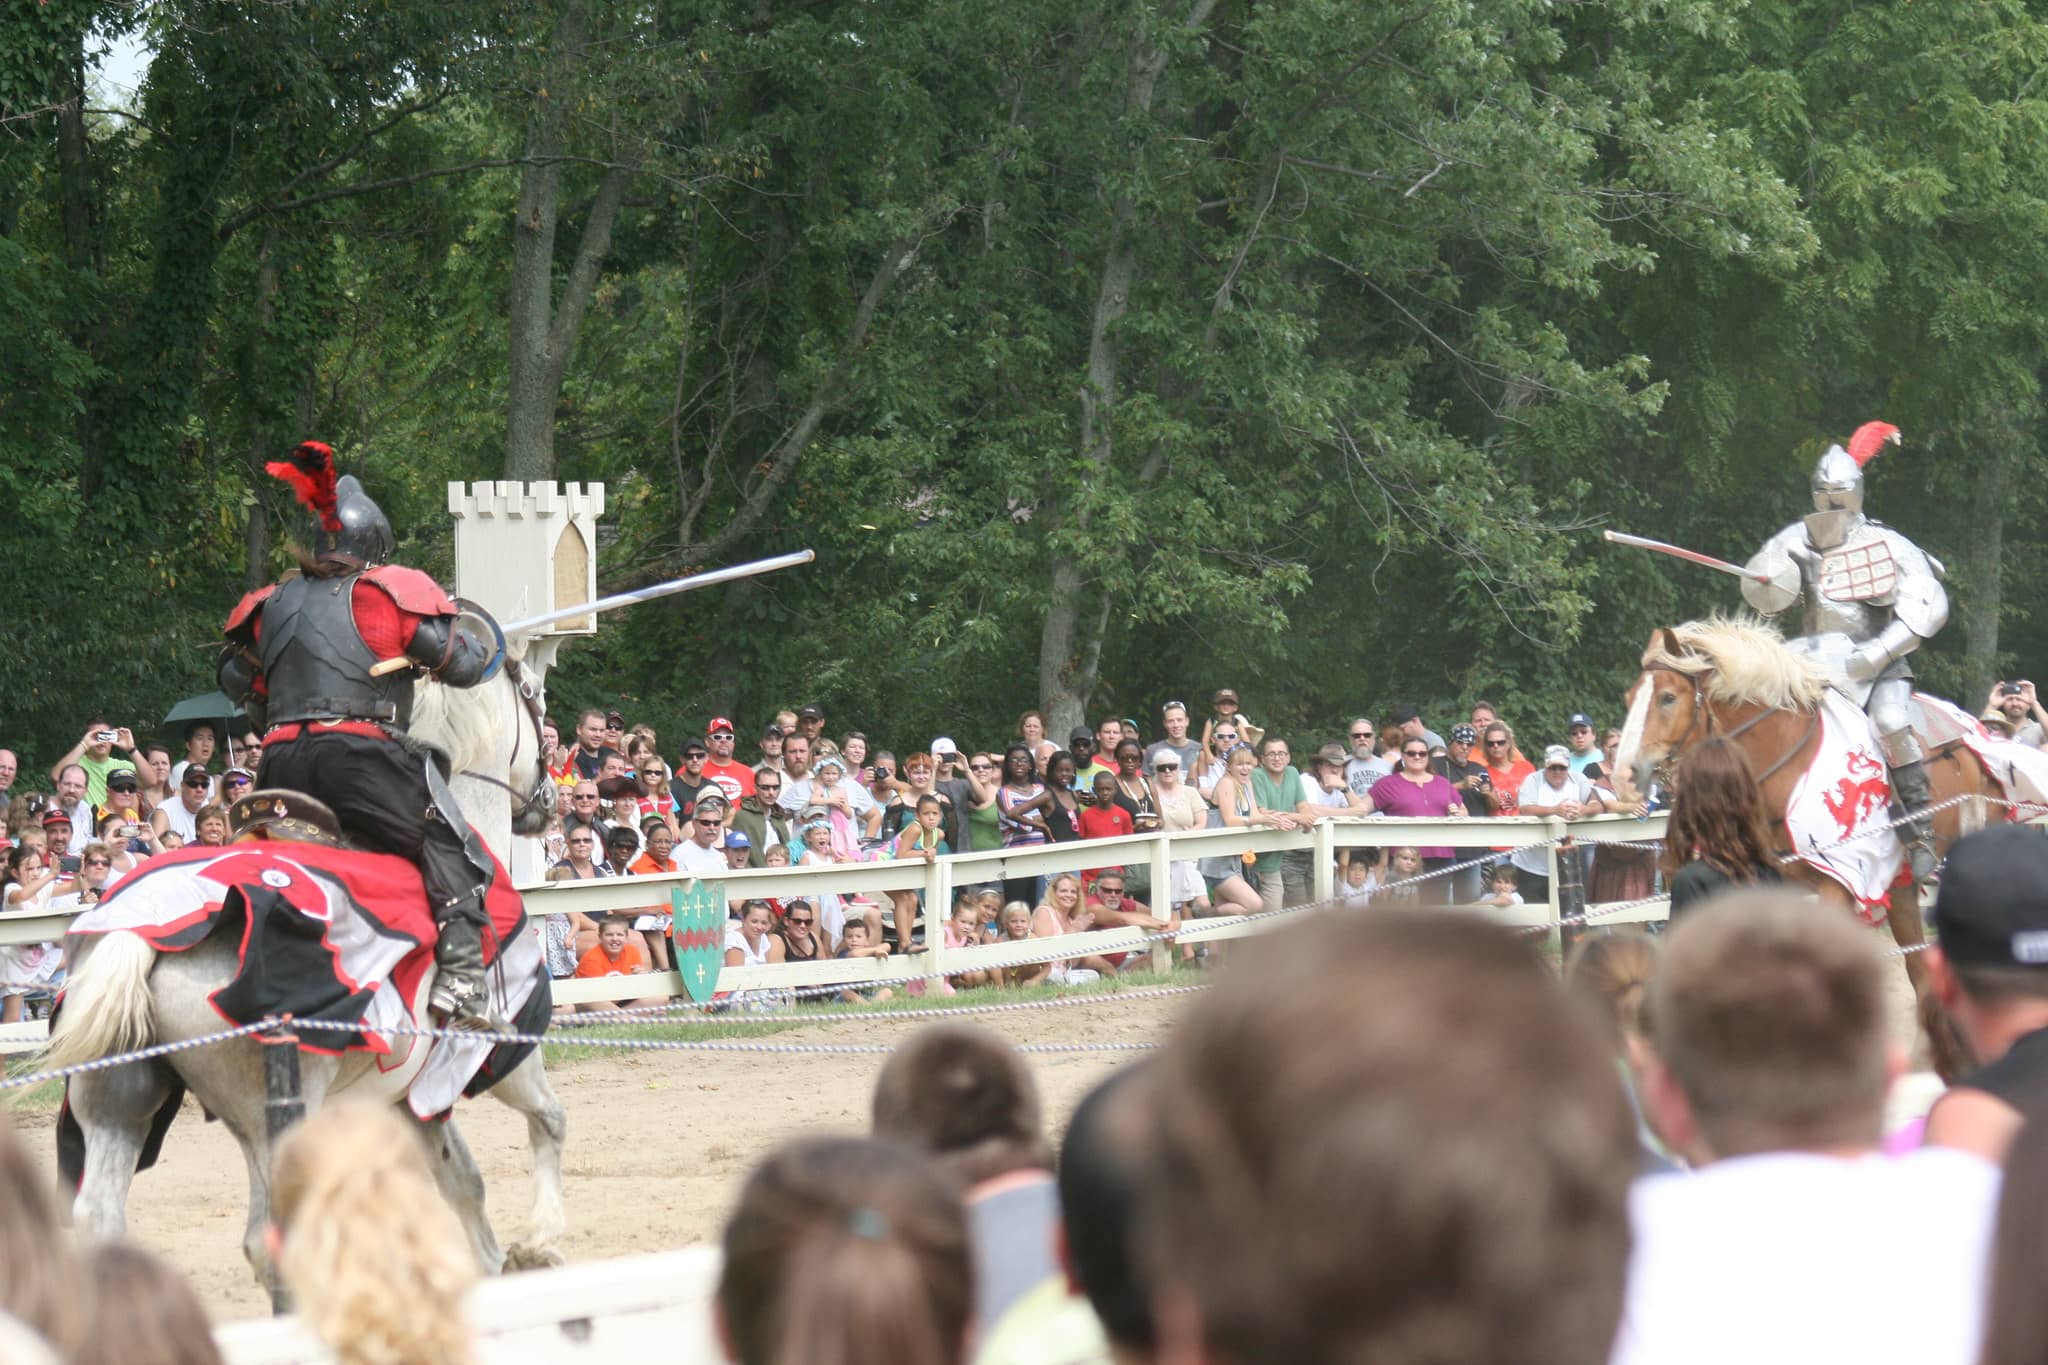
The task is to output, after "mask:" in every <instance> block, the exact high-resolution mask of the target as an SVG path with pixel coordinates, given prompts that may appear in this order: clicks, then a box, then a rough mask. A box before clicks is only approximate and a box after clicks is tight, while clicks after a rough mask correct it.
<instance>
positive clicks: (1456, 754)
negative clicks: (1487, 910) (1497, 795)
mask: <svg viewBox="0 0 2048 1365" xmlns="http://www.w3.org/2000/svg"><path fill="white" fill-rule="evenodd" d="M1478 741H1479V729H1478V727H1477V726H1474V725H1468V724H1466V723H1465V722H1463V721H1460V722H1459V723H1458V724H1456V725H1453V726H1452V727H1451V738H1450V742H1449V743H1448V744H1446V745H1444V752H1443V756H1442V757H1441V758H1432V759H1431V760H1430V761H1429V766H1430V767H1431V768H1433V769H1434V770H1435V771H1436V773H1437V775H1438V776H1440V777H1442V778H1443V779H1444V780H1445V781H1446V782H1448V783H1450V784H1451V790H1452V791H1454V792H1456V793H1457V794H1458V799H1459V800H1460V801H1462V802H1463V803H1464V805H1465V813H1466V814H1467V815H1477V816H1490V815H1492V814H1493V812H1494V791H1493V775H1492V774H1491V773H1489V772H1488V771H1487V769H1486V760H1485V759H1483V758H1480V757H1479V756H1478V755H1476V754H1474V753H1473V752H1472V748H1473V746H1474V745H1475V744H1476V743H1478ZM1485 855H1486V850H1485V849H1484V848H1454V849H1452V850H1451V857H1452V859H1453V860H1454V861H1456V862H1458V863H1461V864H1464V866H1461V867H1460V868H1459V869H1458V870H1457V871H1456V872H1454V873H1452V874H1451V903H1452V904H1453V905H1472V904H1474V903H1476V902H1477V901H1478V899H1479V897H1480V894H1481V893H1482V892H1483V890H1484V889H1485V888H1484V887H1483V885H1482V880H1483V874H1484V872H1485V868H1484V867H1483V866H1482V865H1481V863H1480V862H1479V859H1481V858H1483V857H1484V856H1485Z"/></svg>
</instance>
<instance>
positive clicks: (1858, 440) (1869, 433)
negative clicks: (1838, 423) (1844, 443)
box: [1849, 422, 1899, 469]
mask: <svg viewBox="0 0 2048 1365" xmlns="http://www.w3.org/2000/svg"><path fill="white" fill-rule="evenodd" d="M1898 440H1899V429H1898V428H1897V427H1895V426H1893V425H1892V424H1891V423H1890V422H1865V423H1864V424H1863V425H1862V426H1860V427H1858V428H1856V434H1855V435H1854V436H1851V437H1850V438H1849V458H1850V459H1852V460H1854V461H1855V462H1856V467H1857V468H1858V469H1861V468H1863V466H1865V465H1867V464H1869V463H1870V457H1871V456H1873V455H1875V454H1877V452H1878V451H1879V450H1881V449H1883V448H1884V447H1885V446H1886V445H1897V444H1898Z"/></svg>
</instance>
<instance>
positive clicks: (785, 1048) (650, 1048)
mask: <svg viewBox="0 0 2048 1365" xmlns="http://www.w3.org/2000/svg"><path fill="white" fill-rule="evenodd" d="M864 1017H866V1018H870V1019H876V1018H886V1017H887V1016H886V1015H881V1014H875V1015H867V1016H864ZM292 1027H293V1028H297V1029H313V1030H321V1029H327V1030H334V1031H347V1032H355V1031H356V1030H358V1029H360V1028H362V1025H361V1024H359V1023H350V1022H348V1021H346V1020H336V1019H318V1020H313V1019H307V1020H294V1021H292ZM374 1032H376V1033H379V1034H381V1035H383V1036H385V1037H390V1038H446V1039H453V1040H456V1041H459V1042H470V1043H490V1044H492V1045H493V1046H496V1045H498V1044H502V1043H518V1044H525V1045H528V1046H532V1047H595V1048H606V1049H610V1050H613V1051H617V1052H748V1053H788V1054H801V1055H805V1056H878V1055H884V1054H887V1053H891V1052H894V1051H895V1050H896V1048H895V1046H894V1045H893V1044H887V1043H744V1042H730V1041H712V1042H686V1041H679V1040H674V1039H666V1038H562V1037H554V1036H550V1035H548V1034H543V1033H515V1032H510V1031H507V1032H503V1033H486V1032H482V1031H479V1030H473V1029H449V1028H440V1027H437V1026H435V1025H432V1024H417V1025H406V1026H402V1027H398V1028H386V1029H376V1030H374ZM1157 1046H1158V1044H1157V1043H1151V1042H1113V1043H1026V1044H1023V1045H1021V1046H1020V1047H1019V1048H1018V1050H1019V1051H1020V1052H1145V1051H1149V1050H1151V1049H1153V1048H1155V1047H1157Z"/></svg>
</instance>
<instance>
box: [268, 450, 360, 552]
mask: <svg viewBox="0 0 2048 1365" xmlns="http://www.w3.org/2000/svg"><path fill="white" fill-rule="evenodd" d="M263 472H264V473H266V474H268V475H270V476H271V477H272V478H276V479H283V480H284V481H285V482H286V483H288V484H290V485H291V486H292V492H294V493H296V494H297V495H298V498H299V501H300V502H302V503H304V504H305V505H306V507H307V508H308V509H310V510H311V511H312V513H313V515H314V516H316V517H318V518H320V527H321V529H322V530H325V531H339V530H340V529H341V517H340V515H339V514H338V513H337V512H336V511H335V506H334V451H333V449H332V448H330V447H329V446H328V445H326V444H325V443H324V442H321V441H301V442H299V444H298V445H297V446H295V447H294V448H293V450H292V453H291V458H290V459H285V460H272V461H271V462H270V463H269V464H267V465H264V466H263Z"/></svg>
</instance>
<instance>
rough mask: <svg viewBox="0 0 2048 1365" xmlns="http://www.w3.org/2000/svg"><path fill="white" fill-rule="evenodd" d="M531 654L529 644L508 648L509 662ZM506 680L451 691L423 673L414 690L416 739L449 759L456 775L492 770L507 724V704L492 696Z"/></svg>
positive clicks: (451, 689)
mask: <svg viewBox="0 0 2048 1365" xmlns="http://www.w3.org/2000/svg"><path fill="white" fill-rule="evenodd" d="M525 653H526V651H525V649H524V647H523V642H522V644H520V645H511V644H508V646H507V650H506V657H507V658H508V659H518V658H521V657H523V656H524V654H525ZM503 677H504V675H503V674H502V673H500V674H499V676H498V677H497V678H493V679H492V680H491V681H490V682H488V683H484V684H481V685H480V686H477V687H450V686H448V684H446V683H444V682H441V681H440V680H439V679H436V678H432V677H429V676H427V675H425V674H422V675H421V676H420V677H419V679H418V680H417V681H416V682H414V683H413V686H412V724H411V727H410V734H411V736H412V738H413V740H414V741H415V742H416V743H419V744H423V745H425V746H426V747H427V748H429V749H433V750H435V751H436V752H437V753H440V754H442V755H443V756H444V757H446V758H447V760H448V770H449V771H450V772H456V773H459V772H465V771H474V770H488V769H489V767H490V763H491V758H492V755H493V754H494V753H496V752H497V745H498V729H499V727H500V726H501V725H503V724H504V716H505V713H504V710H503V704H502V703H501V702H499V701H497V700H496V699H495V698H494V696H493V695H492V693H493V689H494V688H495V687H497V686H499V685H500V684H501V681H502V679H503Z"/></svg>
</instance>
